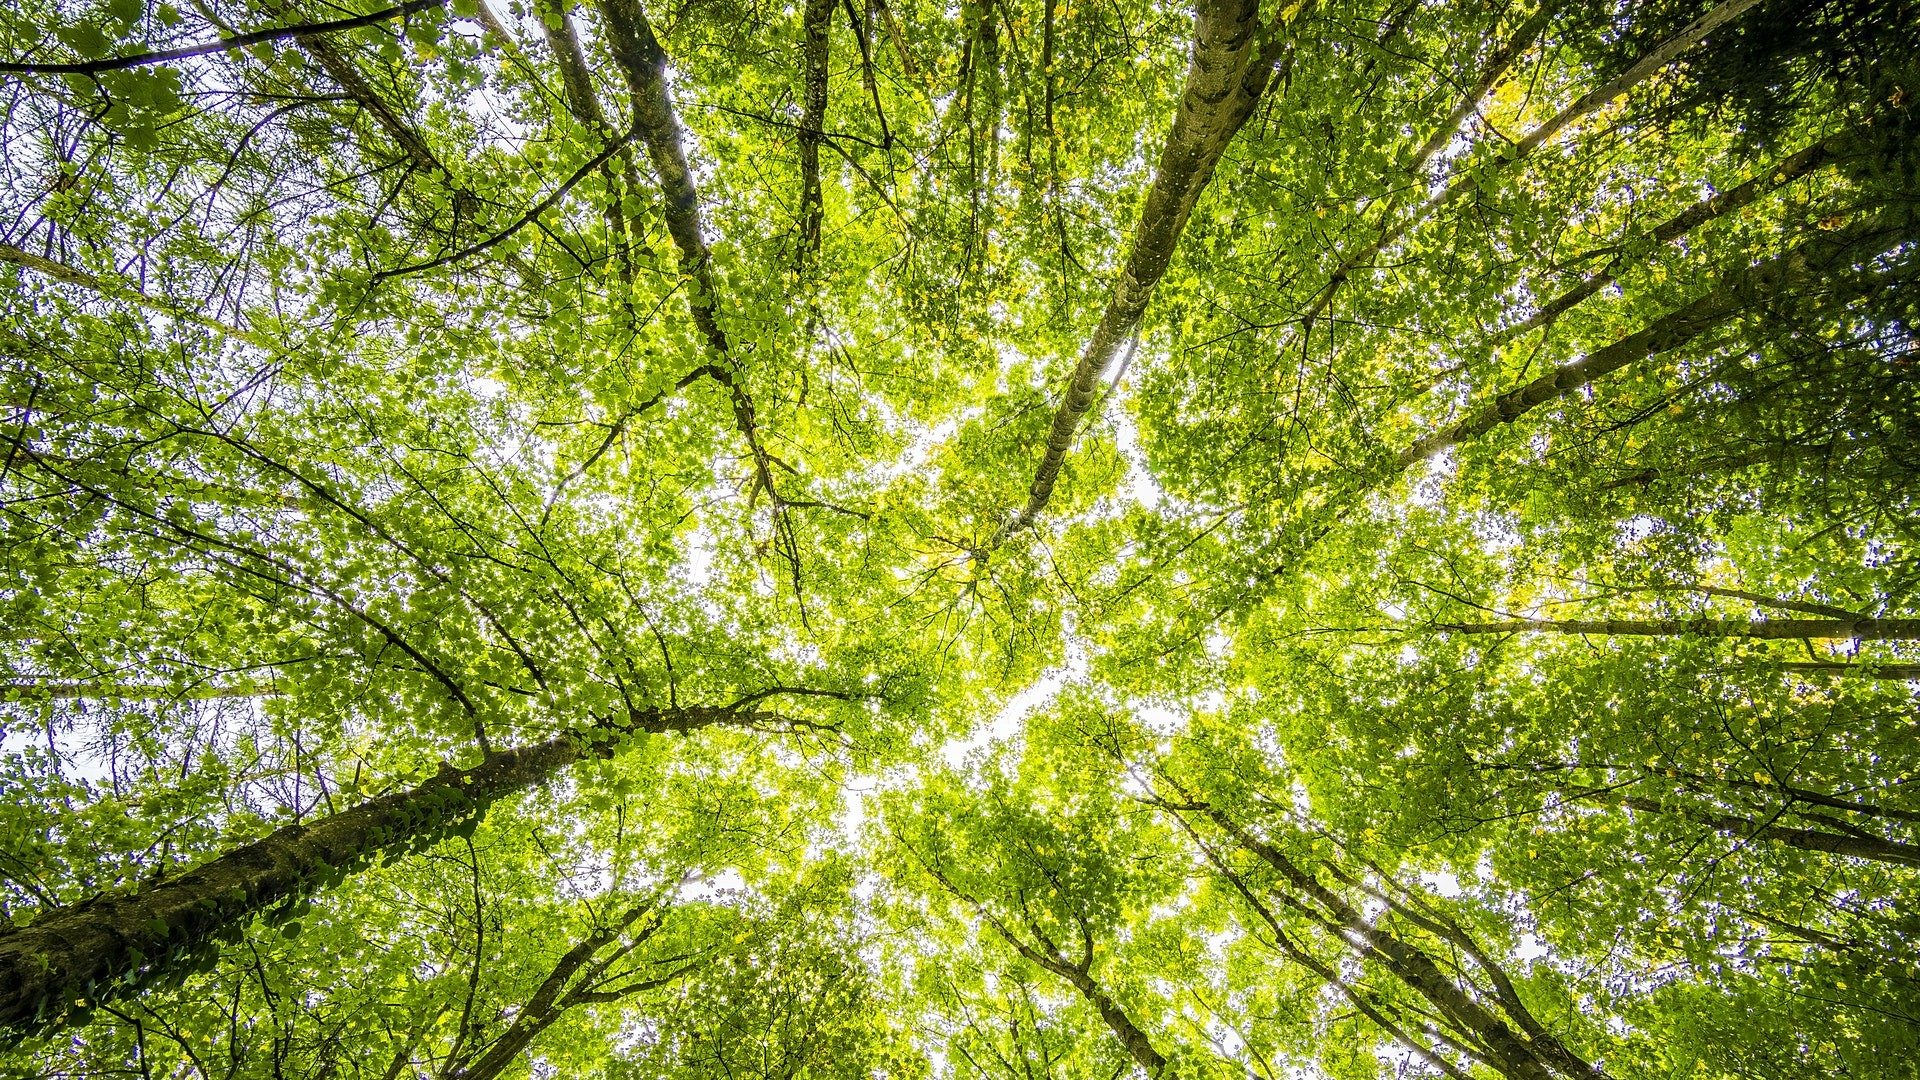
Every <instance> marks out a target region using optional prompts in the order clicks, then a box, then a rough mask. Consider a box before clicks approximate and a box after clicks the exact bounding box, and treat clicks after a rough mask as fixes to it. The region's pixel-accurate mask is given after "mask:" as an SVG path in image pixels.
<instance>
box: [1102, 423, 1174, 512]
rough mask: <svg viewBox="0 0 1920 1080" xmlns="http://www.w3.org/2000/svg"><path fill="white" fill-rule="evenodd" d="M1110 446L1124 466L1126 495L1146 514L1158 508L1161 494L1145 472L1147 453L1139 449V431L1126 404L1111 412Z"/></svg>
mask: <svg viewBox="0 0 1920 1080" xmlns="http://www.w3.org/2000/svg"><path fill="white" fill-rule="evenodd" d="M1113 445H1114V448H1115V449H1117V450H1119V451H1120V456H1121V457H1122V458H1124V459H1125V460H1126V463H1127V487H1126V491H1127V495H1128V496H1130V497H1131V498H1132V499H1133V501H1134V502H1136V503H1139V504H1140V505H1141V506H1144V507H1146V508H1147V509H1149V510H1152V509H1154V508H1156V507H1158V506H1159V505H1160V499H1161V496H1162V494H1163V493H1162V492H1161V490H1160V483H1159V481H1157V480H1155V479H1154V477H1153V471H1152V470H1151V469H1148V468H1147V455H1146V451H1144V450H1142V449H1140V427H1139V425H1138V424H1136V423H1135V422H1134V419H1133V411H1132V410H1131V409H1128V408H1127V407H1126V405H1125V403H1119V404H1118V405H1117V406H1116V407H1115V408H1114V409H1113Z"/></svg>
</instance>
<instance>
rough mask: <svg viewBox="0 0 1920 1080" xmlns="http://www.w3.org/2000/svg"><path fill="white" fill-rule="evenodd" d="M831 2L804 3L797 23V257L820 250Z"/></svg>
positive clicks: (809, 254)
mask: <svg viewBox="0 0 1920 1080" xmlns="http://www.w3.org/2000/svg"><path fill="white" fill-rule="evenodd" d="M832 17H833V0H806V8H805V10H804V13H803V15H802V17H801V23H800V58H801V62H802V65H803V67H804V71H803V72H802V79H803V80H804V85H803V87H802V89H801V94H802V107H801V113H800V252H801V256H800V257H801V258H802V259H806V258H807V257H809V256H811V255H814V254H816V253H818V252H819V250H820V226H821V223H822V221H823V220H824V217H825V210H824V208H823V206H822V204H821V194H820V140H821V138H822V135H821V132H822V130H824V126H825V124H826V118H827V60H828V57H829V53H828V51H827V46H828V41H827V30H828V27H829V24H830V20H831V19H832Z"/></svg>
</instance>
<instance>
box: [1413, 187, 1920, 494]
mask: <svg viewBox="0 0 1920 1080" xmlns="http://www.w3.org/2000/svg"><path fill="white" fill-rule="evenodd" d="M1914 232H1915V222H1914V221H1913V220H1912V219H1902V218H1899V217H1897V216H1889V217H1888V218H1884V219H1883V218H1876V219H1873V220H1871V221H1869V222H1867V223H1864V224H1861V225H1856V226H1854V227H1852V228H1849V229H1845V230H1842V231H1840V232H1836V233H1831V234H1827V233H1823V234H1820V235H1817V236H1815V237H1814V238H1813V239H1811V240H1808V241H1806V242H1805V243H1802V244H1801V245H1800V246H1799V247H1796V248H1793V249H1792V250H1790V251H1787V252H1786V253H1784V254H1781V255H1778V256H1775V257H1774V258H1772V259H1768V260H1767V261H1765V262H1762V263H1759V264H1756V265H1753V266H1749V267H1747V268H1745V269H1743V270H1739V271H1735V272H1734V273H1731V274H1728V275H1727V276H1725V277H1723V278H1722V279H1721V280H1720V281H1719V282H1718V283H1717V285H1716V286H1715V287H1714V288H1713V289H1711V290H1709V291H1708V292H1707V293H1706V294H1705V295H1703V296H1700V297H1698V298H1697V299H1695V300H1694V301H1692V302H1691V303H1689V304H1686V305H1685V306H1683V307H1680V308H1679V309H1677V310H1675V311H1671V312H1669V313H1667V314H1666V315H1664V316H1661V317H1660V318H1658V319H1656V320H1654V321H1653V322H1652V323H1650V324H1648V325H1647V326H1645V327H1644V328H1642V329H1640V330H1639V331H1637V332H1635V333H1632V334H1629V335H1627V336H1626V337H1624V338H1621V339H1619V340H1618V341H1615V342H1613V343H1611V344H1609V345H1606V346H1603V347H1601V348H1599V349H1595V350H1594V351H1593V352H1590V353H1588V354H1587V355H1585V356H1583V357H1581V358H1580V359H1578V360H1575V361H1572V362H1571V363H1567V364H1562V365H1561V366H1560V367H1557V368H1555V369H1553V370H1552V371H1550V372H1548V373H1547V374H1545V375H1542V376H1540V377H1539V378H1537V379H1534V380H1532V381H1531V382H1528V383H1524V384H1522V385H1520V386H1517V387H1514V388H1513V389H1511V390H1508V391H1506V392H1505V393H1502V394H1500V395H1499V396H1498V397H1496V398H1494V399H1493V401H1491V402H1489V403H1487V404H1486V405H1483V406H1481V407H1480V408H1478V409H1476V410H1474V411H1473V412H1471V413H1469V414H1468V415H1467V417H1466V418H1465V419H1463V420H1461V421H1459V422H1458V423H1456V424H1454V425H1453V426H1451V427H1448V428H1445V429H1443V430H1441V431H1437V432H1435V433H1433V434H1432V435H1429V436H1427V437H1426V438H1424V439H1420V440H1419V441H1417V442H1415V443H1414V444H1413V445H1411V446H1409V447H1407V448H1406V449H1405V450H1403V451H1402V452H1401V453H1400V455H1399V460H1398V469H1396V470H1395V471H1396V472H1398V471H1402V470H1405V469H1407V468H1410V467H1412V466H1413V465H1416V464H1418V463H1419V462H1422V461H1425V460H1427V459H1428V458H1431V457H1433V456H1434V455H1436V454H1439V453H1440V452H1442V451H1444V450H1446V449H1448V448H1450V447H1454V446H1458V445H1459V444H1461V443H1463V442H1466V441H1468V440H1470V439H1474V438H1477V437H1479V436H1481V435H1485V434H1486V433H1487V432H1489V431H1492V430H1494V429H1495V428H1497V427H1500V426H1501V425H1503V424H1511V423H1513V422H1514V421H1516V420H1518V419H1520V418H1521V417H1522V416H1524V415H1526V414H1527V413H1528V412H1531V411H1532V410H1534V409H1536V408H1538V407H1540V406H1541V405H1544V404H1546V403H1548V402H1550V401H1554V400H1557V399H1559V398H1561V397H1563V396H1565V395H1566V394H1568V393H1571V392H1572V391H1574V390H1577V389H1579V388H1580V387H1583V386H1586V385H1587V384H1589V383H1591V382H1593V381H1594V380H1595V379H1598V378H1600V377H1602V376H1604V375H1609V374H1611V373H1613V372H1615V371H1618V370H1620V369H1621V368H1624V367H1626V366H1628V365H1629V364H1632V363H1634V362H1635V361H1639V360H1644V359H1647V358H1648V357H1652V356H1658V355H1660V354H1661V353H1665V352H1671V351H1672V350H1674V349H1677V348H1680V347H1681V346H1683V345H1686V344H1687V343H1688V342H1690V341H1693V340H1694V339H1695V338H1697V337H1699V336H1700V335H1702V334H1704V333H1706V332H1707V331H1709V330H1712V329H1714V328H1716V327H1718V326H1721V325H1723V324H1725V323H1727V322H1730V321H1732V320H1733V319H1734V318H1736V317H1738V316H1740V315H1742V314H1744V313H1746V312H1749V311H1753V310H1758V309H1764V308H1765V307H1766V306H1767V305H1769V304H1771V303H1774V302H1776V301H1778V300H1779V299H1780V298H1782V297H1784V296H1786V295H1789V294H1792V293H1794V292H1795V291H1797V290H1800V289H1802V288H1806V287H1809V286H1817V287H1826V286H1828V285H1830V284H1831V283H1833V282H1834V280H1835V279H1836V278H1844V277H1846V276H1847V275H1843V274H1836V273H1835V272H1836V271H1840V270H1843V269H1845V268H1847V267H1848V266H1850V264H1852V263H1853V262H1855V261H1857V260H1864V259H1869V258H1872V257H1874V256H1876V255H1879V254H1880V253H1882V252H1884V251H1887V250H1889V249H1891V248H1892V247H1893V246H1894V245H1896V244H1899V243H1902V242H1905V241H1908V240H1910V239H1912V237H1913V235H1914ZM1850 284H1852V285H1853V286H1854V287H1852V288H1847V289H1843V290H1842V293H1841V295H1858V294H1859V293H1860V292H1863V291H1866V290H1867V289H1870V288H1872V287H1874V285H1877V284H1880V283H1878V282H1874V283H1869V284H1865V285H1861V284H1858V283H1850Z"/></svg>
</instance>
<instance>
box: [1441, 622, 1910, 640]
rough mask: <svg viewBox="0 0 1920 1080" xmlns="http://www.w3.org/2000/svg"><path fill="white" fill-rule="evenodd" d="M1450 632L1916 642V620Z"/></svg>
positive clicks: (1474, 627)
mask: <svg viewBox="0 0 1920 1080" xmlns="http://www.w3.org/2000/svg"><path fill="white" fill-rule="evenodd" d="M1434 629H1436V630H1444V631H1447V632H1448V633H1453V634H1521V633H1547V634H1593V635H1596V636H1601V637H1610V636H1619V637H1679V636H1681V635H1685V634H1694V635H1698V636H1701V637H1733V638H1768V639H1774V640H1787V641H1798V640H1800V639H1802V638H1819V639H1825V640H1838V641H1914V640H1920V619H1716V618H1702V619H1508V620H1505V621H1502V622H1480V623H1440V624H1437V625H1436V626H1435V627H1434Z"/></svg>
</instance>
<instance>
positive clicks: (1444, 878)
mask: <svg viewBox="0 0 1920 1080" xmlns="http://www.w3.org/2000/svg"><path fill="white" fill-rule="evenodd" d="M1420 882H1421V884H1423V885H1425V886H1426V887H1427V888H1429V889H1432V890H1433V891H1434V892H1436V893H1439V894H1440V895H1441V896H1444V897H1447V898H1448V899H1452V898H1453V897H1456V896H1459V895H1460V892H1461V889H1460V879H1459V878H1458V877H1457V876H1455V875H1454V874H1453V873H1452V872H1451V871H1448V870H1429V871H1427V872H1426V873H1423V874H1421V875H1420Z"/></svg>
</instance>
